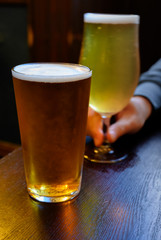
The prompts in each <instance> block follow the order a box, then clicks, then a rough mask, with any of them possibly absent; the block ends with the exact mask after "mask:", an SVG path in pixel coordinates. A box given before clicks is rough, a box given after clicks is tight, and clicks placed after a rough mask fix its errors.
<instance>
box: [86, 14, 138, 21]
mask: <svg viewBox="0 0 161 240" xmlns="http://www.w3.org/2000/svg"><path fill="white" fill-rule="evenodd" d="M139 21H140V17H139V16H138V15H129V14H127V15H126V14H100V13H85V14H84V22H88V23H101V24H104V23H112V24H118V23H119V24H127V23H135V24H139Z"/></svg>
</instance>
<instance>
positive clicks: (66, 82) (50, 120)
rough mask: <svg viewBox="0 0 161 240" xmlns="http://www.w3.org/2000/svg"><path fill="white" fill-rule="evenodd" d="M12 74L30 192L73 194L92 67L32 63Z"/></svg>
mask: <svg viewBox="0 0 161 240" xmlns="http://www.w3.org/2000/svg"><path fill="white" fill-rule="evenodd" d="M12 75H13V83H14V90H15V97H16V105H17V112H18V119H19V126H20V133H21V142H22V147H23V158H24V166H25V173H26V181H27V188H28V192H29V194H30V196H32V197H33V198H35V199H37V200H39V201H43V202H62V201H66V200H69V199H72V198H73V197H75V196H76V195H77V194H78V193H79V191H80V186H81V177H82V165H83V154H84V146H85V136H86V121H87V111H88V103H89V91H90V78H91V71H90V70H89V68H87V67H85V66H81V65H75V64H44V63H40V64H36V63H35V64H34V63H33V64H23V65H19V66H16V67H14V68H13V69H12Z"/></svg>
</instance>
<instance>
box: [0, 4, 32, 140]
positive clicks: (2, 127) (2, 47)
mask: <svg viewBox="0 0 161 240" xmlns="http://www.w3.org/2000/svg"><path fill="white" fill-rule="evenodd" d="M28 59H29V54H28V47H27V12H26V7H25V6H12V5H11V6H6V5H3V6H0V140H6V141H11V142H16V143H19V142H20V137H19V128H18V120H17V113H16V105H15V98H14V91H13V84H12V77H11V68H12V67H13V66H15V65H17V64H20V63H23V62H27V61H28Z"/></svg>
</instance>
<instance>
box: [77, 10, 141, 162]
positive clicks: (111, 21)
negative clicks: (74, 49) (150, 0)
mask: <svg viewBox="0 0 161 240" xmlns="http://www.w3.org/2000/svg"><path fill="white" fill-rule="evenodd" d="M138 30H139V16H138V15H117V14H98V13H85V14H84V34H83V41H82V48H81V54H80V63H81V64H83V65H86V66H88V67H89V68H91V69H92V71H93V76H92V83H91V92H90V107H91V108H92V109H94V110H95V111H96V112H98V113H100V114H101V116H102V119H103V121H104V120H105V119H108V118H111V116H113V115H114V114H116V113H118V112H119V111H121V110H122V109H123V108H124V107H125V106H126V105H127V104H128V102H129V100H130V98H131V97H132V95H133V92H134V90H135V88H136V85H137V83H138V78H139V73H140V61H139V41H138V35H139V34H138V32H139V31H138ZM106 122H107V120H106ZM90 154H91V156H89V155H87V153H85V158H87V159H88V160H91V161H94V162H107V163H113V162H117V161H121V160H123V159H124V158H125V155H121V153H120V154H118V156H117V154H116V153H115V150H114V149H113V148H112V147H111V146H110V145H109V143H108V142H107V141H105V143H103V145H102V146H101V147H95V149H93V151H92V152H91V153H90Z"/></svg>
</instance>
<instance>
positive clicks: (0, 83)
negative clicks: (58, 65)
mask: <svg viewBox="0 0 161 240" xmlns="http://www.w3.org/2000/svg"><path fill="white" fill-rule="evenodd" d="M85 12H98V13H125V14H126V13H127V14H139V15H140V21H141V22H140V57H141V72H144V71H146V70H147V69H148V68H149V67H150V66H151V65H152V64H153V63H155V62H156V61H157V60H158V59H159V58H160V57H161V34H160V29H161V16H160V4H159V0H153V1H150V0H61V1H60V0H0V143H1V142H2V143H3V142H11V143H16V144H17V143H18V144H19V143H20V136H19V128H18V120H17V113H16V106H15V99H14V91H13V85H12V78H11V68H12V67H13V66H15V65H17V64H21V63H25V62H31V61H32V62H35V61H36V62H37V61H38V62H39V61H45V62H73V63H77V62H78V58H79V52H80V46H81V40H82V32H83V13H85Z"/></svg>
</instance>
